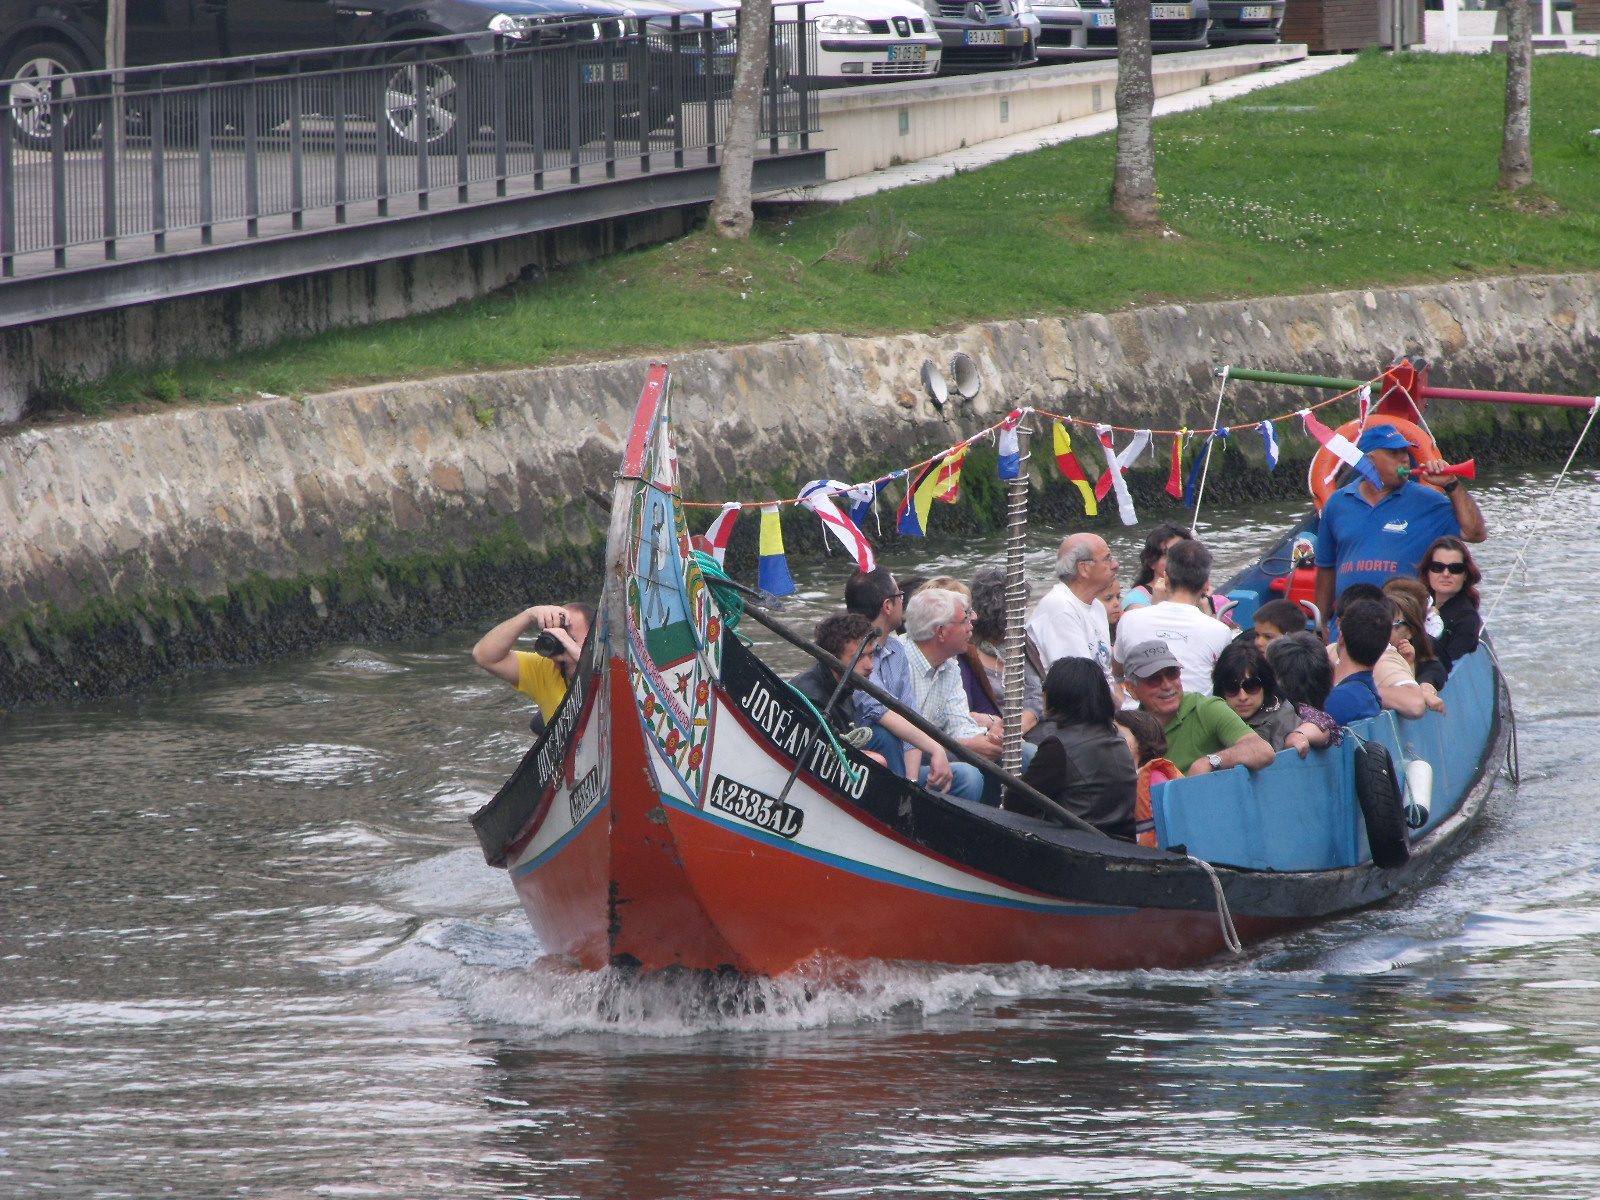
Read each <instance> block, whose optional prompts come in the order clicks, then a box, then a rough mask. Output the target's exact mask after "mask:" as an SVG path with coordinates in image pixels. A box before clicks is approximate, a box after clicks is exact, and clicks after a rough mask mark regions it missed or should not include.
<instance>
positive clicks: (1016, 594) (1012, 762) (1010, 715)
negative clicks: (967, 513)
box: [1000, 414, 1033, 775]
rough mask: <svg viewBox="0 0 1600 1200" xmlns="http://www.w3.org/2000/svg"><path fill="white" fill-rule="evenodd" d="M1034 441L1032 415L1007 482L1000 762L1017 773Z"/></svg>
mask: <svg viewBox="0 0 1600 1200" xmlns="http://www.w3.org/2000/svg"><path fill="white" fill-rule="evenodd" d="M1032 440H1033V422H1032V418H1031V414H1030V416H1028V417H1024V418H1023V419H1022V421H1020V422H1019V423H1018V424H1017V450H1018V452H1019V453H1018V458H1019V460H1020V469H1019V470H1018V471H1017V477H1016V478H1015V479H1013V480H1010V481H1009V482H1008V484H1007V485H1006V638H1005V645H1004V650H1005V656H1006V665H1005V693H1006V694H1005V701H1004V704H1003V706H1002V712H1001V720H1002V721H1003V723H1004V729H1005V741H1004V742H1003V743H1002V745H1001V749H1000V765H1001V766H1002V767H1003V768H1004V769H1005V770H1007V771H1009V772H1010V773H1011V774H1013V775H1015V774H1017V773H1019V772H1020V771H1021V770H1022V672H1023V665H1024V662H1025V652H1024V650H1023V636H1024V634H1023V623H1024V620H1025V619H1026V613H1025V609H1026V608H1027V604H1028V580H1027V576H1026V575H1025V574H1024V572H1023V558H1024V554H1025V550H1026V547H1025V545H1024V538H1025V535H1026V533H1027V530H1028V457H1029V456H1028V446H1029V443H1030V442H1031V441H1032Z"/></svg>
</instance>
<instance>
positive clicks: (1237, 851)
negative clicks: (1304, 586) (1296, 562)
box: [1151, 514, 1498, 871]
mask: <svg viewBox="0 0 1600 1200" xmlns="http://www.w3.org/2000/svg"><path fill="white" fill-rule="evenodd" d="M1315 528H1316V516H1315V514H1312V515H1311V516H1309V517H1308V518H1307V519H1306V520H1305V521H1302V522H1301V523H1300V524H1299V525H1298V526H1296V528H1295V529H1293V530H1291V531H1290V532H1289V533H1288V534H1286V535H1285V536H1284V538H1283V540H1282V541H1281V542H1280V543H1279V544H1278V545H1277V546H1276V547H1274V549H1273V550H1272V551H1270V552H1269V553H1268V554H1267V555H1266V556H1264V557H1263V559H1262V560H1261V562H1260V563H1258V564H1257V565H1256V566H1254V567H1252V568H1250V569H1248V570H1246V571H1245V572H1243V573H1242V574H1241V575H1240V576H1239V577H1238V578H1236V579H1235V580H1233V581H1232V583H1231V584H1230V585H1229V587H1228V589H1227V594H1228V595H1229V596H1230V597H1232V598H1234V599H1235V600H1236V601H1238V604H1237V607H1236V608H1235V610H1234V612H1235V620H1236V621H1237V622H1238V623H1239V624H1240V625H1241V626H1246V625H1248V624H1249V622H1250V617H1251V614H1252V613H1253V612H1254V610H1255V608H1256V607H1257V606H1258V605H1259V604H1261V603H1264V602H1265V601H1266V600H1268V599H1271V598H1272V597H1273V595H1275V594H1278V593H1274V592H1273V591H1272V590H1271V582H1272V580H1273V579H1275V578H1281V577H1282V576H1284V575H1286V574H1287V573H1288V571H1289V569H1290V566H1291V562H1290V550H1291V547H1292V546H1293V545H1294V542H1295V540H1296V539H1297V538H1301V539H1302V540H1303V539H1304V538H1305V537H1307V536H1310V537H1313V538H1314V536H1315ZM1491 654H1492V652H1491V649H1490V647H1489V646H1488V644H1487V643H1486V644H1485V645H1483V646H1480V647H1479V648H1478V650H1477V651H1476V652H1475V653H1473V654H1471V655H1469V656H1467V657H1466V658H1463V659H1461V660H1459V661H1458V662H1457V663H1456V664H1455V667H1454V669H1453V670H1452V671H1451V673H1450V680H1449V682H1448V683H1447V684H1446V686H1445V690H1444V692H1443V696H1444V701H1445V707H1446V711H1445V712H1444V713H1434V712H1430V713H1427V714H1425V715H1424V716H1423V717H1421V718H1420V719H1418V720H1405V719H1402V718H1400V717H1397V716H1396V715H1395V714H1394V713H1392V712H1384V713H1380V714H1379V715H1378V716H1376V717H1373V718H1371V719H1370V720H1365V721H1358V722H1356V723H1355V724H1354V725H1352V726H1351V727H1350V728H1351V730H1352V732H1353V734H1354V735H1355V736H1351V735H1350V734H1347V735H1346V736H1345V739H1344V743H1343V744H1342V745H1340V746H1338V747H1335V748H1332V749H1329V750H1313V751H1312V752H1311V753H1310V754H1309V755H1308V756H1307V757H1306V758H1305V759H1301V758H1300V756H1299V755H1298V754H1297V753H1296V752H1294V751H1293V750H1285V751H1283V752H1282V753H1280V754H1279V755H1278V759H1277V761H1276V762H1275V763H1273V765H1272V766H1270V767H1268V768H1267V769H1265V770H1262V771H1256V772H1251V771H1248V770H1246V769H1245V768H1243V767H1235V768H1234V769H1233V770H1231V771H1223V772H1219V773H1217V774H1212V775H1198V776H1195V777H1194V778H1192V779H1181V780H1174V781H1173V782H1171V783H1163V784H1158V785H1156V786H1155V787H1153V788H1152V789H1151V802H1152V807H1153V809H1154V813H1155V821H1156V837H1157V839H1158V843H1159V845H1161V846H1163V847H1168V846H1183V847H1184V848H1186V849H1187V851H1188V852H1189V853H1190V854H1193V855H1195V856H1197V857H1199V858H1203V859H1205V860H1206V861H1208V862H1213V863H1217V864H1219V865H1221V864H1226V865H1229V866H1235V867H1246V868H1252V869H1255V870H1271V871H1326V870H1332V869H1337V868H1340V867H1353V866H1357V865H1359V864H1360V863H1363V862H1365V861H1367V860H1368V859H1370V858H1371V852H1370V850H1369V849H1368V846H1367V834H1366V826H1365V822H1364V820H1363V818H1362V814H1361V805H1360V802H1359V800H1358V799H1357V796H1356V786H1355V751H1356V747H1357V746H1358V745H1359V744H1360V740H1361V739H1365V740H1370V741H1374V742H1380V743H1382V744H1383V745H1384V746H1385V747H1387V748H1388V750H1389V753H1390V755H1391V756H1392V757H1393V759H1394V762H1395V766H1396V768H1397V769H1398V770H1399V772H1400V775H1401V778H1402V780H1403V779H1404V778H1405V768H1406V764H1407V763H1409V762H1410V761H1412V760H1413V759H1421V760H1423V761H1425V762H1427V763H1428V764H1429V765H1430V766H1431V767H1432V768H1433V790H1432V796H1431V799H1430V803H1429V806H1428V808H1429V816H1428V820H1427V822H1426V823H1425V824H1423V825H1422V826H1420V827H1419V828H1416V829H1413V830H1412V831H1411V838H1412V840H1413V841H1416V840H1417V839H1418V838H1421V837H1423V836H1425V835H1426V834H1427V833H1428V832H1429V831H1430V830H1432V829H1433V828H1435V827H1436V826H1437V825H1438V824H1439V823H1440V822H1441V821H1443V820H1445V819H1447V818H1448V817H1449V816H1450V815H1451V814H1452V813H1454V812H1456V811H1457V810H1458V809H1459V808H1460V807H1461V805H1462V803H1463V802H1464V801H1465V800H1466V798H1467V796H1468V793H1469V792H1470V790H1471V788H1472V783H1473V780H1474V778H1475V777H1476V775H1477V771H1478V765H1479V763H1480V762H1481V761H1482V759H1483V755H1484V753H1485V752H1486V751H1487V750H1488V748H1489V743H1490V740H1491V738H1492V737H1493V736H1494V723H1495V707H1496V703H1497V701H1498V693H1497V687H1498V685H1497V682H1496V677H1495V670H1494V664H1493V661H1492V657H1491Z"/></svg>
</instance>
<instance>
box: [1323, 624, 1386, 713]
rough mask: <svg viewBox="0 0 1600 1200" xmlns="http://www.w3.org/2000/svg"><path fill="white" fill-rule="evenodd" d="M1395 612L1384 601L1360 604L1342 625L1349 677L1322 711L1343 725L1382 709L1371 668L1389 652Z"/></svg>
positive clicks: (1341, 638) (1343, 666) (1343, 657)
mask: <svg viewBox="0 0 1600 1200" xmlns="http://www.w3.org/2000/svg"><path fill="white" fill-rule="evenodd" d="M1392 611H1393V610H1392V609H1391V607H1390V605H1389V603H1388V602H1387V601H1384V600H1357V601H1355V603H1353V604H1351V605H1350V607H1349V608H1347V609H1346V610H1345V613H1344V616H1343V618H1341V620H1340V621H1339V662H1340V667H1341V669H1342V670H1345V671H1348V672H1350V673H1349V674H1347V675H1345V677H1344V678H1343V679H1341V680H1340V681H1339V683H1338V684H1337V685H1336V686H1335V687H1334V689H1333V690H1332V691H1331V692H1329V693H1328V702H1327V703H1326V704H1324V705H1323V706H1322V708H1323V711H1324V712H1326V713H1327V714H1328V715H1329V716H1330V717H1332V718H1333V719H1334V720H1335V721H1337V722H1339V724H1341V725H1348V724H1350V723H1351V722H1352V721H1360V720H1362V719H1363V718H1365V717H1375V716H1377V715H1378V713H1379V712H1381V711H1382V709H1383V704H1382V702H1381V701H1379V699H1378V688H1377V685H1376V684H1375V683H1373V681H1372V667H1373V664H1374V663H1376V662H1377V661H1378V658H1379V656H1380V655H1382V654H1383V652H1384V650H1385V649H1387V648H1388V645H1389V622H1390V621H1391V620H1392V619H1393V618H1392V616H1391V614H1392Z"/></svg>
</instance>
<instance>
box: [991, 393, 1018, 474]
mask: <svg viewBox="0 0 1600 1200" xmlns="http://www.w3.org/2000/svg"><path fill="white" fill-rule="evenodd" d="M1021 422H1022V409H1020V408H1014V409H1012V410H1011V413H1010V415H1009V416H1007V417H1006V419H1005V420H1004V421H1002V422H1000V429H999V432H998V434H997V435H996V438H995V447H996V449H998V450H999V452H1000V478H1001V479H1016V478H1017V477H1018V476H1020V475H1021V474H1022V447H1021V445H1020V443H1019V442H1018V440H1017V426H1018V425H1019V424H1020V423H1021Z"/></svg>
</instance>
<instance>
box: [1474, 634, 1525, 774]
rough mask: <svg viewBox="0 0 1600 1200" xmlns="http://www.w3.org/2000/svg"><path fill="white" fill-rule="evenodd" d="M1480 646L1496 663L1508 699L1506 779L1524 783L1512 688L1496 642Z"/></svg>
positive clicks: (1484, 641) (1495, 667) (1496, 669)
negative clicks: (1508, 735)
mask: <svg viewBox="0 0 1600 1200" xmlns="http://www.w3.org/2000/svg"><path fill="white" fill-rule="evenodd" d="M1480 645H1482V646H1483V648H1484V649H1486V650H1487V651H1488V652H1489V658H1490V660H1491V661H1492V662H1493V663H1494V669H1495V671H1496V673H1497V674H1498V675H1499V676H1500V684H1499V687H1500V689H1501V690H1502V691H1503V692H1504V693H1505V697H1506V723H1507V724H1508V725H1509V726H1510V729H1511V737H1510V739H1509V741H1508V742H1507V743H1506V778H1507V779H1509V780H1511V782H1512V783H1514V784H1517V783H1521V782H1522V748H1521V746H1519V745H1518V743H1517V706H1516V704H1515V703H1514V702H1513V701H1512V699H1511V688H1510V687H1509V686H1508V685H1507V684H1506V682H1505V679H1506V671H1505V668H1504V667H1502V666H1501V665H1500V653H1499V651H1497V650H1496V649H1495V648H1494V642H1492V641H1491V640H1489V639H1488V638H1484V639H1483V640H1482V642H1481V643H1480Z"/></svg>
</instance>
